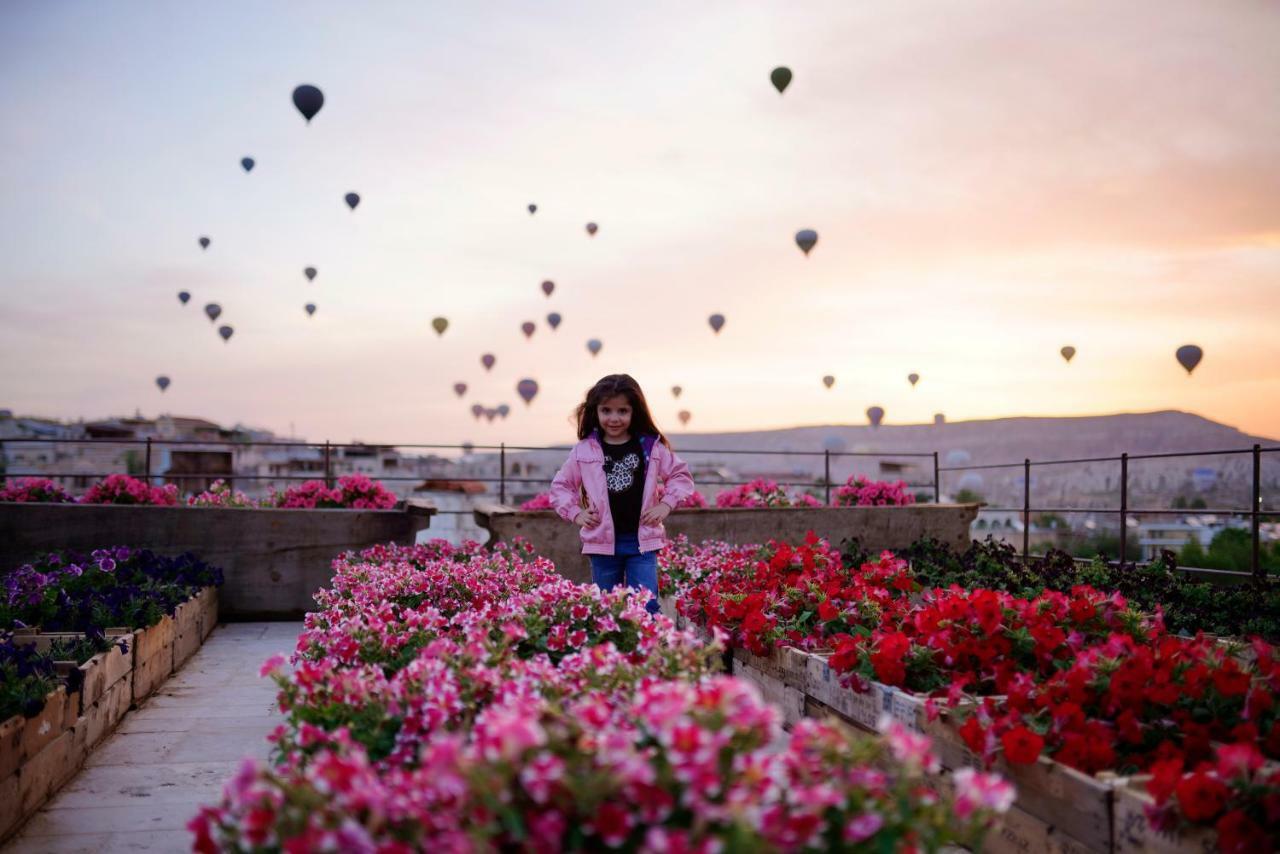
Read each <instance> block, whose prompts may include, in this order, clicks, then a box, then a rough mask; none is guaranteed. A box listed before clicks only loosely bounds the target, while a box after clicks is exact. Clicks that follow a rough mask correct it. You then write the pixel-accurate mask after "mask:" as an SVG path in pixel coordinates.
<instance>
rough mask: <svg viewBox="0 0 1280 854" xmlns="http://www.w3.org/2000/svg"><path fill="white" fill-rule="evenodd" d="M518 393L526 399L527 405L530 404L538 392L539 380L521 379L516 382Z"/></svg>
mask: <svg viewBox="0 0 1280 854" xmlns="http://www.w3.org/2000/svg"><path fill="white" fill-rule="evenodd" d="M516 393H517V394H519V395H520V397H521V398H523V399H524V402H525V405H526V406H528V405H529V404H530V403H532V402H533V399H534V397H536V396H537V394H538V383H537V380H529V379H524V380H520V382H518V383H516Z"/></svg>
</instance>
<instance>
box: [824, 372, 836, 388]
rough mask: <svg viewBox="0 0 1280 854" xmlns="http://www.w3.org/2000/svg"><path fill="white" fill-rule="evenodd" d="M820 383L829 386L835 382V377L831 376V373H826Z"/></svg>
mask: <svg viewBox="0 0 1280 854" xmlns="http://www.w3.org/2000/svg"><path fill="white" fill-rule="evenodd" d="M822 384H823V385H824V386H826V387H827V388H831V387H832V386H833V385H835V384H836V378H835V377H833V376H831V374H827V375H826V376H825V377H823V378H822Z"/></svg>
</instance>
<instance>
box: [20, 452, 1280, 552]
mask: <svg viewBox="0 0 1280 854" xmlns="http://www.w3.org/2000/svg"><path fill="white" fill-rule="evenodd" d="M6 443H30V444H44V445H55V446H56V445H70V444H88V445H139V446H142V447H143V449H144V455H143V464H142V468H143V472H142V476H143V477H144V478H146V479H147V480H148V481H150V480H151V479H152V478H153V477H156V476H159V477H164V478H166V479H168V480H209V479H211V478H218V477H222V478H227V479H237V480H271V481H292V480H314V479H316V477H315V476H316V474H318V472H313V473H310V474H305V473H304V474H265V475H264V474H238V473H234V472H194V473H176V472H161V473H153V459H152V456H153V449H154V448H155V447H156V446H199V447H201V448H222V447H225V448H231V449H238V448H239V449H243V448H249V447H255V448H262V447H267V448H314V449H319V450H321V452H322V454H321V460H322V462H323V477H324V481H325V484H326V486H329V487H332V485H333V481H334V474H333V467H334V466H333V464H334V451H335V450H336V449H345V448H351V449H360V450H362V451H369V452H372V453H377V451H378V450H380V449H389V450H390V449H394V450H396V451H400V450H409V449H415V450H461V451H464V452H465V453H468V454H470V453H474V452H477V451H480V452H485V451H489V452H492V451H496V452H497V453H498V476H497V477H462V478H460V477H443V476H442V477H440V478H438V479H442V480H450V481H454V482H460V483H486V484H487V483H497V484H498V490H499V501H500V502H501V503H503V504H505V503H506V501H507V485H508V484H528V483H539V484H545V483H550V482H551V480H552V478H549V477H515V476H512V475H509V474H508V473H507V471H508V467H507V452H508V451H513V452H522V451H562V452H567V451H569V450H570V449H571V446H569V445H508V444H506V443H505V442H503V443H499V444H497V445H476V444H466V445H462V444H440V443H408V444H401V443H378V444H365V443H345V444H341V443H334V442H330V441H327V440H326V441H325V442H276V441H271V442H253V441H248V442H246V441H229V440H210V441H206V440H200V439H153V438H149V437H148V438H145V439H114V438H83V439H61V438H59V439H49V438H36V437H16V438H7V439H3V440H0V449H2V448H3V447H4V445H5V444H6ZM1274 453H1280V447H1263V446H1262V445H1260V444H1255V445H1253V446H1252V447H1251V448H1232V449H1227V450H1217V451H1180V452H1167V453H1156V454H1128V453H1122V454H1120V455H1119V456H1113V457H1081V458H1073V459H1054V460H1032V459H1030V458H1024V459H1023V460H1022V462H1014V463H986V464H981V465H948V466H941V465H939V460H938V452H937V451H926V452H918V451H917V452H905V451H904V452H896V451H832V450H827V449H824V450H821V451H793V450H780V451H779V450H764V449H760V450H754V449H741V448H734V449H728V448H722V449H715V448H684V449H681V454H682V455H685V456H689V455H692V454H712V455H755V456H761V455H765V456H785V457H806V458H815V457H820V458H821V459H822V465H823V477H822V481H821V482H819V483H814V482H813V481H775V482H776V483H778V484H779V485H781V486H802V487H808V488H812V487H815V486H822V487H823V489H824V494H825V501H826V503H827V504H830V503H831V488H832V485H833V484H832V481H831V463H832V460H833V458H834V459H836V460H839V459H841V458H845V457H851V458H858V457H871V458H878V459H884V458H893V459H924V460H928V461H929V462H931V463H932V469H933V479H932V481H929V482H926V483H908V484H906V486H907V487H908V488H912V489H931V490H932V491H933V499H934V501H935V502H940V501H941V499H942V488H941V482H942V481H941V478H942V474H943V473H944V472H971V471H985V470H997V469H1014V468H1021V469H1022V485H1023V500H1022V506H1021V507H996V506H991V505H984V506H985V507H986V508H987V509H988V510H993V511H997V512H1016V513H1020V514H1021V517H1022V556H1023V559H1024V560H1025V559H1026V558H1027V557H1028V556H1029V554H1030V536H1031V517H1032V514H1035V513H1089V514H1096V513H1101V514H1116V515H1117V516H1118V518H1119V531H1120V546H1119V557H1120V564H1121V565H1122V566H1123V565H1124V564H1125V563H1126V562H1127V560H1128V524H1127V519H1128V517H1129V515H1130V514H1143V515H1148V516H1152V515H1157V516H1158V515H1173V516H1178V515H1188V514H1189V513H1201V514H1217V515H1223V516H1246V517H1248V519H1249V523H1250V525H1249V526H1250V539H1251V559H1250V571H1251V573H1252V574H1253V575H1254V576H1256V577H1260V576H1261V574H1262V572H1261V565H1260V560H1259V551H1260V545H1261V529H1260V525H1261V520H1262V519H1263V518H1264V517H1266V518H1271V517H1280V510H1271V511H1268V510H1265V509H1264V508H1263V506H1262V455H1263V454H1274ZM1241 455H1250V456H1251V457H1252V468H1253V471H1252V479H1251V490H1250V506H1249V507H1248V508H1247V509H1244V508H1239V507H1227V508H1199V509H1194V510H1188V509H1164V508H1136V507H1130V506H1129V463H1130V461H1134V460H1156V459H1174V458H1192V457H1209V456H1241ZM1090 463H1119V465H1120V478H1119V483H1118V488H1119V492H1120V506H1119V507H1114V508H1106V507H1104V508H1096V507H1034V506H1032V504H1031V483H1032V477H1031V475H1032V467H1033V466H1061V465H1086V464H1090ZM115 473H116V472H107V473H90V472H42V473H41V475H42V476H44V477H50V478H53V477H78V478H90V477H106V476H107V475H108V474H115ZM378 479H379V480H381V481H388V482H400V481H422V480H424V479H426V480H433V479H437V478H434V477H431V476H424V475H411V476H403V477H402V476H395V475H378ZM751 482H752V481H749V480H737V481H734V480H723V481H716V485H719V486H740V485H744V484H747V483H751ZM442 512H449V511H442ZM452 512H455V513H465V512H468V511H452Z"/></svg>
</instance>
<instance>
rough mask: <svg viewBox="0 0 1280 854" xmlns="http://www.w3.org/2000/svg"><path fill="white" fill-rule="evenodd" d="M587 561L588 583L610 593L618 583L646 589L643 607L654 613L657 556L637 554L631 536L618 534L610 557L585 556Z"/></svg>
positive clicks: (655, 605) (636, 543) (637, 546)
mask: <svg viewBox="0 0 1280 854" xmlns="http://www.w3.org/2000/svg"><path fill="white" fill-rule="evenodd" d="M588 557H589V558H591V580H592V581H594V582H595V583H596V586H597V587H599V588H600V589H601V590H612V589H613V588H615V587H617V586H618V585H619V584H625V585H627V586H628V587H635V588H636V589H639V588H641V587H644V588H647V589H648V591H649V592H650V593H651V594H652V596H650V598H649V601H648V603H647V604H646V605H645V608H646V609H647V610H648V611H649V613H650V614H656V613H658V610H659V609H658V600H657V598H656V597H657V595H658V553H657V552H649V553H647V554H641V553H640V540H639V539H638V538H637V536H636V535H635V534H620V535H619V536H618V537H617V539H616V541H615V542H614V546H613V554H611V555H588Z"/></svg>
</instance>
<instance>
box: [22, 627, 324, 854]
mask: <svg viewBox="0 0 1280 854" xmlns="http://www.w3.org/2000/svg"><path fill="white" fill-rule="evenodd" d="M301 630H302V624H301V623H229V624H226V625H222V626H219V627H218V628H217V629H215V630H214V632H213V634H212V635H210V636H209V639H208V640H207V641H206V642H205V644H204V646H203V647H201V649H200V650H199V651H198V652H197V653H196V654H195V656H194V657H192V659H191V660H190V661H188V662H187V663H186V665H184V666H183V668H182V669H181V670H180V671H178V672H177V673H176V674H174V675H173V676H171V677H169V680H168V681H167V682H166V683H165V684H164V685H163V686H162V687H161V688H160V690H159V691H158V692H157V693H156V694H155V696H153V697H151V699H149V700H147V702H146V703H144V704H143V706H142V707H141V708H139V709H135V710H133V711H131V712H129V714H127V715H125V718H124V720H123V721H121V723H120V727H119V728H118V729H117V730H116V731H115V733H113V734H112V735H111V736H110V737H109V738H108V739H107V741H106V742H105V743H103V744H101V745H99V747H98V749H97V750H95V751H94V752H93V753H91V754H89V759H88V761H87V762H86V763H85V767H84V769H83V770H82V771H81V772H80V773H79V774H77V775H76V777H75V778H74V779H73V780H72V781H71V782H70V783H68V784H67V785H66V786H65V787H64V788H63V789H62V791H61V792H59V793H58V794H57V795H56V796H55V797H54V799H53V800H52V801H50V802H49V803H48V804H46V805H45V807H44V809H42V810H40V812H38V813H36V815H34V816H32V817H31V820H30V821H29V822H27V824H26V826H25V827H24V828H23V830H22V833H21V834H20V835H19V836H18V837H17V838H15V839H14V840H13V841H12V842H10V843H9V844H8V845H7V846H5V847H4V849H3V852H4V854H19V852H21V854H36V852H41V854H44V852H48V854H80V852H85V854H88V852H95V854H96V852H116V851H166V852H167V851H175V852H176V851H190V850H191V840H192V836H191V834H190V833H189V832H188V831H187V830H186V824H187V822H188V821H189V820H190V819H191V817H192V816H193V815H195V813H196V812H197V810H198V809H199V807H200V806H201V805H202V804H207V803H212V802H214V801H216V800H217V798H218V797H219V795H220V794H221V792H222V784H223V782H224V781H225V780H226V779H227V778H228V777H230V776H231V775H232V774H233V773H234V772H235V770H236V768H237V767H238V766H239V764H240V760H241V759H242V758H243V757H245V756H260V757H263V758H265V757H266V755H267V749H268V744H267V741H266V735H267V733H268V732H270V731H271V729H272V728H273V727H274V726H275V725H276V724H277V723H278V722H279V720H280V716H279V713H278V712H276V710H275V694H276V686H275V683H274V682H272V681H271V680H270V679H259V678H258V668H259V667H260V666H261V665H262V662H263V661H266V660H267V658H269V657H270V656H271V655H273V654H274V653H277V652H284V653H288V652H291V651H292V650H293V644H294V641H295V640H296V638H297V636H298V632H300V631H301Z"/></svg>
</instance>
